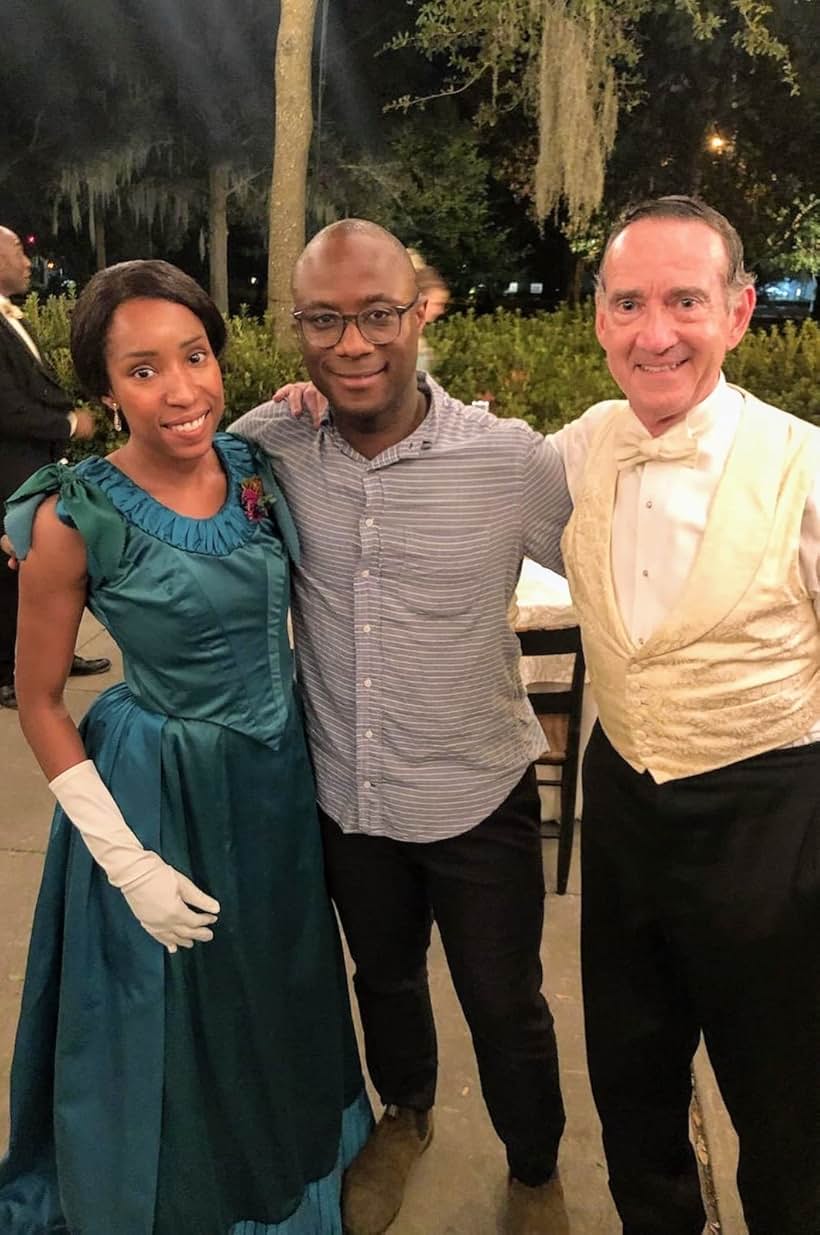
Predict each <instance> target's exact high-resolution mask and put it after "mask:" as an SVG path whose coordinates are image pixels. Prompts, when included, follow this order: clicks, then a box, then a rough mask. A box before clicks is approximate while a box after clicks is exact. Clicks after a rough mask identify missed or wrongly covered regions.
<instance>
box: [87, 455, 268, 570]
mask: <svg viewBox="0 0 820 1235" xmlns="http://www.w3.org/2000/svg"><path fill="white" fill-rule="evenodd" d="M213 445H214V450H215V451H216V454H217V457H218V459H219V462H220V463H221V465H222V469H223V471H224V473H225V478H226V480H227V485H228V489H227V493H226V496H225V501H224V503H223V505H222V506H221V508H220V509H219V510H218V511H217V512H216V514H214V515H210V516H209V517H208V518H205V519H197V518H194V517H192V516H191V515H180V514H177V512H176V511H174V510H171V509H170V508H169V507H168V506H163V504H162V503H161V502H159V501H157V499H156V498H155V497H152V496H151V494H150V493H147V492H146V491H145V489H142V488H141V487H140V486H139V485H138V484H137V483H136V482H135V481H133V480H132V479H131V478H130V476H126V474H125V472H123V471H120V469H119V468H118V467H117V466H116V465H115V464H113V463H110V462H109V461H108V459H101V458H96V457H90V458H87V459H83V460H82V461H81V462H80V463H78V464H77V465H76V467H75V468H74V469H73V470H74V474H75V476H77V477H78V478H81V479H82V480H84V481H87V482H89V483H90V484H93V485H96V486H97V488H99V489H101V490H102V491H103V493H104V494H105V495H106V497H107V498H108V500H109V501H110V502H111V504H112V506H114V507H116V509H117V510H118V511H119V513H120V514H121V515H122V516H123V517H124V518H125V519H126V520H127V521H128V522H129V523H132V524H133V525H134V526H135V527H138V528H139V529H140V531H143V532H146V533H147V535H149V536H153V537H155V538H156V539H157V540H163V541H165V542H166V543H168V544H172V545H174V546H175V547H177V548H179V549H185V550H187V551H188V552H190V553H208V554H212V555H215V556H224V555H225V554H228V553H231V552H232V551H233V550H234V549H238V548H239V546H240V545H243V544H245V543H247V541H249V540H251V539H252V538H253V536H254V535H255V533H256V529H257V527H258V526H259V525H258V523H255V522H253V521H251V520H250V519H249V518H248V516H247V515H246V514H245V511H244V510H243V508H242V506H241V504H240V500H239V496H240V493H239V491H240V484H241V482H242V481H243V480H246V479H248V478H249V477H250V476H252V475H255V474H257V472H258V463H257V461H256V459H255V458H254V454H253V450H252V448H251V447H250V445H249V444H248V443H247V442H245V441H243V440H242V439H241V438H239V437H236V436H235V435H233V434H228V433H217V434H216V435H215V437H214V441H213Z"/></svg>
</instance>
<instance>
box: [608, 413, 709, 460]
mask: <svg viewBox="0 0 820 1235" xmlns="http://www.w3.org/2000/svg"><path fill="white" fill-rule="evenodd" d="M697 457H698V441H697V436H696V430H694V429H693V428H692V426H690V425H688V424H687V423H686V421H681V422H680V424H677V425H675V426H674V427H673V428H671V429H669V430H667V432H666V433H662V434H661V435H660V437H650V436H649V435H648V434H647V433H646V431H645V430H644V428H643V426H642V425H640V424H639V423H638V422H637V421H636V420H634V419H630V420H625V421H624V423H623V424H622V425H621V426H620V428H619V430H618V433H617V435H616V439H615V461H616V463H617V464H618V471H619V472H622V471H623V470H624V469H625V468H628V467H637V466H638V464H639V463H652V462H655V463H657V462H668V463H672V462H674V463H683V464H685V466H686V467H694V466H695V464H696V462H697Z"/></svg>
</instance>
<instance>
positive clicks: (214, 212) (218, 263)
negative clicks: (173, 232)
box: [208, 161, 228, 313]
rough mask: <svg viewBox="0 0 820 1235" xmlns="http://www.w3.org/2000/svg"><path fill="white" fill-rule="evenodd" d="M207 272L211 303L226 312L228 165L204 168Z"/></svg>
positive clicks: (212, 164) (222, 163)
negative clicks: (206, 182) (206, 217)
mask: <svg viewBox="0 0 820 1235" xmlns="http://www.w3.org/2000/svg"><path fill="white" fill-rule="evenodd" d="M208 272H209V275H210V287H211V299H212V300H213V301H214V303H215V304H216V307H217V308H218V309H219V311H220V313H227V312H228V164H227V162H224V161H222V162H217V163H211V164H210V166H209V168H208Z"/></svg>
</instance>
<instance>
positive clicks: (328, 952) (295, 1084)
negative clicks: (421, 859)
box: [0, 262, 370, 1235]
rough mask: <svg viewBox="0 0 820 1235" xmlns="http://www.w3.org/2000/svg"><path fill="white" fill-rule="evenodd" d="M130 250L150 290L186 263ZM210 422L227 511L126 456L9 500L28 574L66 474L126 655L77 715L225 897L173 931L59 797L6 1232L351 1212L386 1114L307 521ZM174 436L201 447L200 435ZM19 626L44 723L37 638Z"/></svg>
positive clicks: (86, 740)
mask: <svg viewBox="0 0 820 1235" xmlns="http://www.w3.org/2000/svg"><path fill="white" fill-rule="evenodd" d="M126 265H127V266H128V267H132V268H137V267H139V268H140V269H139V270H138V271H137V274H138V275H139V276H140V279H141V282H139V281H138V282H137V284H136V286H138V287H140V288H143V289H144V288H148V289H149V290H148V291H147V292H146V291H144V290H143V291H142V292H137V293H136V294H137V295H142V296H143V298H144V297H145V296H148V297H149V298H150V295H151V292H150V288H151V286H152V283H151V276H152V272H153V271H154V269H155V268H157V269H158V268H160V267H165V264H164V263H156V262H139V263H127V264H124V266H123V267H121V268H119V269H120V270H125V267H126ZM113 269H114V270H115V271H116V270H117V269H118V268H113ZM168 270H173V268H167V267H166V268H165V269H164V270H162V271H161V272H160V273H161V275H162V279H164V280H165V281H166V282H167V280H168V279H169V278H170V279H171V281H172V283H173V280H174V279H176V278H177V276H179V278H180V279H184V278H185V276H182V275H181V274H180V272H174V273H173V274H172V275H168V273H167V271H168ZM109 275H111V271H106V272H103V274H102V275H101V276H97V279H98V280H99V279H101V278H105V277H106V276H109ZM135 277H136V276H135ZM121 281H122V279H121ZM132 282H133V280H132ZM160 282H161V283H162V280H160ZM125 285H126V286H128V285H129V284H128V281H127V280H125ZM162 286H163V287H164V286H165V284H164V283H162ZM174 286H175V284H174ZM192 286H193V287H195V285H193V284H192ZM196 291H197V293H198V294H199V295H200V296H204V293H201V291H199V289H196ZM95 294H98V292H97V290H96V289H95V288H94V286H93V285H90V286H89V288H88V289H87V291H86V293H84V295H91V296H93V295H95ZM133 294H134V293H132V295H133ZM188 294H189V289H186V295H188ZM157 295H158V296H159V297H160V298H162V297H163V295H164V293H163V291H161V290H160V291H159V292H158V293H157ZM190 295H193V293H190ZM167 299H169V300H170V299H172V298H171V297H167ZM177 303H180V302H179V301H178V300H177ZM192 303H193V305H194V307H195V306H196V304H197V303H198V302H197V301H196V300H195V299H194V301H193V302H192ZM185 311H186V312H189V311H190V308H189V309H186V310H185ZM201 316H203V317H204V318H205V319H206V321H207V322H208V323H209V324H210V322H211V318H210V316H209V315H208V314H207V313H203V314H202V315H201ZM183 333H184V332H183ZM212 335H216V336H217V337H214V338H211V336H212ZM209 344H210V345H211V347H212V348H213V351H214V352H216V353H218V351H219V345H220V340H219V338H218V328H215V327H212V326H211V328H210V330H209ZM151 363H152V365H153V364H154V363H155V362H154V361H152V362H151ZM197 363H199V360H197ZM156 366H157V368H161V362H156ZM141 376H145V377H147V378H148V379H152V378H153V376H154V374H153V371H149V370H148V369H147V366H146V372H145V373H144V374H142V375H141ZM155 385H156V384H155ZM220 389H221V383H220ZM95 393H99V391H97V392H95ZM217 401H218V400H217ZM160 402H161V401H160ZM124 411H125V413H126V415H127V414H128V412H129V408H128V405H127V404H124ZM213 412H214V418H215V419H218V414H221V407H215V408H214V409H213ZM141 414H142V413H140V415H141ZM137 419H138V417H137V414H136V412H135V413H134V420H133V423H132V424H131V431H132V439H133V440H136V437H137V433H138V425H137ZM157 423H159V422H157ZM139 431H140V432H142V429H141V428H140V429H139ZM167 431H168V432H171V430H167ZM155 436H156V437H157V438H159V431H158V430H157V432H156V434H155ZM195 436H196V433H194V434H192V437H195ZM211 438H212V440H210V441H206V442H205V449H204V451H203V452H201V453H202V457H203V458H206V452H207V451H210V450H212V451H214V452H215V458H216V460H218V465H219V469H220V470H221V472H222V475H223V476H224V481H225V485H224V501H223V502H222V504H221V506H220V507H219V509H218V510H217V512H216V513H215V514H211V515H210V516H209V517H192V516H191V515H190V514H183V513H179V512H178V511H175V510H173V509H172V508H171V507H170V506H169V505H167V504H162V503H161V502H160V501H159V500H157V498H156V497H155V496H152V495H151V493H150V492H148V491H147V490H146V489H145V488H143V487H141V486H140V485H139V484H138V483H136V481H135V480H134V479H133V477H132V476H129V475H128V474H127V472H126V471H125V470H123V468H124V464H123V467H120V466H118V464H117V459H116V456H115V457H114V458H113V460H108V459H99V458H90V459H86V460H84V461H83V462H82V463H80V464H78V465H77V466H76V467H67V466H62V465H54V466H51V467H48V468H45V469H43V470H42V471H41V472H38V473H37V474H36V475H35V476H33V477H32V478H31V480H30V481H28V482H27V483H26V484H25V485H24V486H23V488H22V489H21V490H19V491H18V493H17V494H16V495H15V497H14V498H13V499H12V500H11V502H10V503H9V508H8V515H7V519H6V528H7V531H8V532H9V535H10V537H11V539H12V543H13V544H14V546H15V549H16V551H17V553H18V556H19V557H20V559H21V561H22V562H23V565H22V566H21V587H22V588H23V590H25V583H26V569H27V567H26V565H25V559H26V557H27V555H28V553H29V548H30V545H31V540H32V527H33V526H34V541H35V550H36V546H37V536H38V534H39V533H38V530H37V526H35V522H36V521H37V520H38V510H40V508H41V505H42V504H44V503H47V501H48V499H49V498H50V497H52V495H56V498H57V503H56V517H57V519H58V520H59V521H60V523H61V525H62V526H64V527H69V528H72V529H76V532H77V533H79V535H80V536H81V537H82V541H83V542H84V546H85V552H86V558H87V595H86V603H87V605H88V607H89V608H90V609H91V611H92V612H93V613H94V615H95V616H96V617H97V618H98V619H99V620H100V621H101V622H102V623H103V625H104V626H105V627H106V628H107V629H108V630H109V631H110V632H111V634H112V636H113V638H114V639H115V640H116V642H117V644H118V646H119V647H120V649H121V651H122V655H123V664H124V678H125V680H124V682H123V683H122V684H120V685H117V686H114V687H112V688H111V689H109V690H107V691H105V692H104V693H103V694H102V695H101V696H100V697H99V698H98V699H97V700H96V702H95V703H94V704H93V706H92V707H91V709H90V711H89V712H88V714H87V716H86V717H85V719H84V720H83V722H82V723H81V725H80V736H81V738H82V744H83V747H84V753H85V756H86V757H87V758H88V759H90V760H93V762H94V764H95V765H96V769H97V771H98V772H99V774H100V776H101V778H102V780H103V781H104V783H105V785H106V786H107V788H108V790H110V793H111V795H112V796H113V798H114V800H115V802H116V804H117V806H118V807H119V809H120V811H121V812H122V815H123V816H124V818H125V820H126V821H127V823H128V826H129V827H130V828H131V829H132V830H133V831H134V832H135V833H136V834H137V835H138V837H139V840H140V841H141V842H142V845H143V846H144V847H145V849H146V850H153V851H155V852H156V853H158V854H160V855H161V857H162V859H163V860H164V861H165V862H167V863H168V864H169V865H170V866H172V867H173V868H174V869H175V870H176V871H179V872H183V873H184V874H185V875H187V876H188V877H189V878H190V879H191V880H193V882H194V883H195V884H196V885H197V887H198V888H200V889H206V890H207V892H208V893H209V894H210V895H211V896H213V897H215V898H216V899H217V900H218V902H219V905H220V912H219V917H218V921H217V922H216V923H215V924H214V926H213V938H212V939H211V940H210V941H209V942H203V943H196V944H194V946H193V947H191V948H188V947H180V948H179V950H178V951H175V952H174V953H173V954H172V953H171V952H170V951H166V949H165V948H164V947H163V946H162V945H161V944H160V943H158V942H157V941H156V939H155V938H153V937H152V936H151V935H150V934H149V933H147V930H144V929H143V927H142V926H141V925H140V922H138V920H137V918H136V917H135V916H134V914H133V913H132V911H131V909H130V908H129V904H128V903H126V900H125V898H124V896H123V893H122V892H121V891H120V890H119V888H117V887H114V886H112V885H111V884H110V883H109V882H108V880H107V879H106V877H105V874H104V872H103V870H101V869H100V867H99V866H98V865H97V863H96V862H95V861H94V859H93V858H92V856H91V853H90V852H89V850H88V848H87V847H86V845H85V843H84V841H83V838H82V836H81V835H80V833H79V832H78V830H77V828H75V827H74V825H73V824H72V822H71V821H70V820H69V819H68V817H67V816H66V814H65V813H64V812H63V810H61V809H60V808H58V809H57V811H56V814H55V817H54V821H53V825H52V831H51V837H50V841H49V845H48V851H47V855H46V863H45V870H44V875H43V882H42V887H41V891H40V897H39V901H38V905H37V911H36V915H35V921H34V926H33V931H32V940H31V947H30V954H29V962H28V970H27V975H26V982H25V988H24V994H23V1004H22V1011H21V1017H20V1025H19V1029H18V1035H17V1042H16V1047H15V1054H14V1062H13V1069H12V1102H11V1142H10V1147H9V1152H8V1156H7V1157H6V1158H5V1159H4V1161H3V1162H2V1163H0V1235H56V1233H63V1232H65V1233H71V1235H75V1233H76V1235H341V1230H342V1227H341V1219H340V1213H339V1192H340V1183H341V1173H342V1171H343V1169H344V1167H345V1166H346V1165H347V1163H348V1162H349V1161H350V1160H351V1159H352V1157H353V1156H355V1154H356V1153H357V1152H358V1150H359V1149H360V1148H361V1146H362V1144H363V1143H364V1140H365V1139H366V1137H367V1134H368V1132H369V1129H370V1111H369V1107H368V1104H367V1101H366V1098H365V1097H364V1094H363V1090H362V1079H361V1073H360V1070H359V1065H358V1059H357V1054H356V1047H355V1041H354V1038H353V1033H352V1028H351V1023H350V1017H349V1010H348V1003H347V989H346V981H345V976H344V971H343V967H342V963H341V954H340V948H339V942H338V937H337V933H336V927H335V921H334V919H333V916H332V912H331V909H330V905H329V902H328V899H327V895H326V891H325V887H324V881H323V872H322V858H321V849H320V836H319V830H318V826H317V821H316V813H315V804H314V791H313V781H312V776H311V770H310V765H309V761H308V755H307V751H306V748H305V741H304V736H303V732H302V723H301V718H300V713H299V705H298V700H297V696H296V693H295V690H294V683H293V667H292V661H291V652H290V648H289V644H288V638H287V631H286V615H287V610H288V558H289V557H292V558H295V557H296V556H297V554H298V545H297V540H296V535H295V531H294V527H293V524H292V522H291V519H290V516H289V514H288V511H287V508H286V506H285V503H284V500H283V498H282V495H281V494H280V493H279V491H278V489H277V487H276V484H275V481H274V478H273V476H272V474H271V472H270V469H269V466H268V464H267V461H266V459H265V458H264V457H261V456H260V455H258V454H257V453H255V451H254V449H253V448H252V447H250V446H249V445H248V444H247V443H246V442H244V441H242V440H241V439H239V438H235V437H230V436H228V435H225V434H217V435H216V436H213V430H211ZM169 450H170V451H171V452H172V453H173V452H174V451H176V452H177V454H178V455H179V456H180V457H181V458H182V460H183V465H184V466H185V467H188V466H189V457H190V456H191V454H192V448H191V446H190V445H189V443H188V442H187V441H186V442H185V443H184V444H180V445H179V446H178V445H177V443H176V442H173V443H169ZM186 451H187V452H188V453H187V455H186V454H185V452H186ZM193 453H194V454H195V453H196V452H195V451H194V452H193ZM208 457H209V456H208ZM181 466H182V465H181ZM189 470H190V468H189ZM180 476H182V471H181V472H180ZM180 490H181V491H182V480H181V481H180ZM260 497H261V498H262V500H261V501H260ZM176 504H177V505H181V504H182V503H176ZM22 616H23V610H22V609H21V617H22ZM32 638H34V637H32ZM67 638H68V639H71V638H73V632H68V635H67ZM72 646H73V644H72ZM20 649H22V650H19V651H18V686H21V687H22V690H21V720H22V721H23V723H24V725H25V698H26V688H25V683H23V682H21V681H20V675H21V673H22V671H23V665H22V663H21V659H20V658H21V657H22V656H23V654H25V656H26V657H31V656H32V654H33V651H34V650H35V649H34V648H33V646H31V645H30V646H28V647H26V646H25V644H24V642H23V637H21V644H20ZM31 723H33V722H31ZM27 736H28V732H27ZM33 745H34V749H35V753H36V754H38V757H40V758H41V762H43V763H44V766H47V764H46V762H45V761H44V760H43V759H42V757H41V756H40V752H39V751H38V748H37V744H36V742H33ZM80 758H82V755H80ZM52 772H53V769H52Z"/></svg>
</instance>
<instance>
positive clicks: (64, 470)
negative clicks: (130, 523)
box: [5, 463, 125, 579]
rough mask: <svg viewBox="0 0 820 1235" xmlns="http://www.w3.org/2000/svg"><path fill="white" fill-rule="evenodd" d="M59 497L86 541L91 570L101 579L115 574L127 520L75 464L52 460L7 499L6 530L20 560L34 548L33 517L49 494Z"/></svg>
mask: <svg viewBox="0 0 820 1235" xmlns="http://www.w3.org/2000/svg"><path fill="white" fill-rule="evenodd" d="M54 493H58V494H59V496H60V501H61V503H62V505H63V506H64V508H65V511H66V513H67V514H68V515H69V516H70V518H71V520H72V522H73V523H74V526H75V527H76V529H77V531H78V532H79V533H80V535H81V536H82V538H83V540H84V541H85V543H86V549H87V551H88V555H89V569H91V566H92V563H93V570H92V571H91V573H93V574H95V575H97V576H98V577H100V578H101V579H107V578H110V577H111V576H112V575H114V574H116V572H117V569H118V567H119V564H120V561H121V559H122V554H123V550H124V548H125V523H124V522H123V519H122V517H121V515H120V514H119V513H118V511H117V510H116V509H115V507H114V506H113V505H112V504H111V502H110V501H109V500H108V498H107V497H106V496H105V494H104V493H103V491H102V490H101V489H98V488H97V486H96V485H92V484H89V483H88V482H87V481H85V480H83V479H82V477H81V476H78V475H77V474H76V472H75V469H74V468H73V467H67V466H66V465H65V464H64V463H49V464H48V466H47V467H41V468H40V470H39V471H38V472H35V473H34V475H33V476H30V477H29V478H28V480H26V481H24V482H23V484H22V485H21V486H20V488H19V489H17V490H16V492H14V493H13V494H12V495H11V497H10V498H9V499H8V501H7V502H6V520H5V530H6V533H7V535H8V537H9V540H10V541H11V543H12V545H13V546H14V551H15V553H16V555H17V557H18V558H19V559H20V561H23V560H24V559H25V558H26V556H27V555H28V552H29V550H30V548H31V535H32V528H33V526H34V517H35V515H36V514H37V511H38V510H39V508H40V506H41V505H42V503H43V502H44V501H45V499H46V498H47V497H50V496H51V495H52V494H54Z"/></svg>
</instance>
